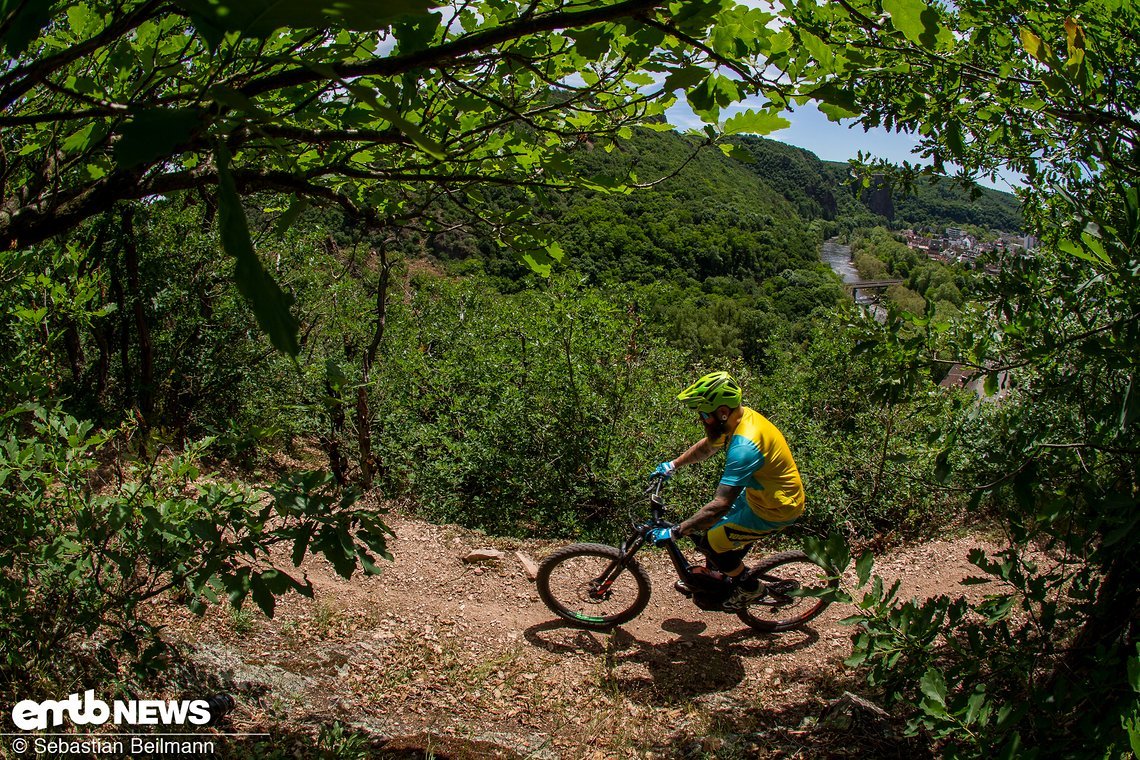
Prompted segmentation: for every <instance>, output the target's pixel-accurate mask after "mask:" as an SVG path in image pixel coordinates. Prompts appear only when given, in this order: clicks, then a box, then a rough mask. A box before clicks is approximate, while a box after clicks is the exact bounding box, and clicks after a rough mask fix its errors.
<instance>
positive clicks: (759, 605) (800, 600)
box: [736, 552, 839, 633]
mask: <svg viewBox="0 0 1140 760" xmlns="http://www.w3.org/2000/svg"><path fill="white" fill-rule="evenodd" d="M749 575H751V576H752V577H754V578H758V579H759V580H760V582H761V583H763V584H764V587H765V588H766V589H767V593H766V594H765V595H764V596H762V597H760V598H759V599H757V600H756V601H754V602H752V603H751V604H749V605H748V607H746V608H745V609H743V610H739V611H738V612H737V613H736V614H737V615H738V616H739V617H740V619H741V620H743V621H744V622H745V623H747V624H748V625H750V626H752V627H753V628H755V629H756V630H758V631H764V632H766V633H772V632H778V631H787V630H791V629H792V628H798V627H800V626H801V625H803V624H804V623H806V622H808V621H809V620H811V619H812V618H814V617H816V616H817V615H819V614H820V613H821V612H823V611H824V610H825V609H827V606H828V605H829V604H831V600H830V599H826V598H823V599H821V598H819V597H818V596H815V594H819V593H822V592H825V591H827V590H828V589H834V588H837V587H838V586H839V578H836V577H833V576H831V575H829V574H828V572H827V570H825V569H824V568H822V567H820V566H819V565H817V564H816V563H815V562H812V561H811V559H809V558H808V556H807V555H806V554H804V553H803V552H781V553H780V554H773V555H772V556H771V557H766V558H765V559H764V560H763V561H762V562H761V563H760V564H758V565H757V566H756V567H754V568H752V570H750V571H749Z"/></svg>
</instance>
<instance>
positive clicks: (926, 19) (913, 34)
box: [883, 0, 941, 50]
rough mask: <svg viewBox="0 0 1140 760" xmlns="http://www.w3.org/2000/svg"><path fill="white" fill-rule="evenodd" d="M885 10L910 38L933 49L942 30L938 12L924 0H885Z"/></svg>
mask: <svg viewBox="0 0 1140 760" xmlns="http://www.w3.org/2000/svg"><path fill="white" fill-rule="evenodd" d="M883 10H884V11H886V12H887V13H889V14H890V15H891V24H892V25H893V26H894V28H895V29H898V30H899V31H900V32H902V33H903V36H905V37H906V38H907V39H908V40H910V41H911V42H916V43H918V44H919V45H922V46H923V47H925V48H927V49H930V50H933V49H934V48H935V45H936V41H937V40H938V33H939V32H940V31H941V24H939V22H938V14H937V13H935V12H934V11H933V10H931V8H930V6H928V5H927V4H926V3H925V2H923V0H883Z"/></svg>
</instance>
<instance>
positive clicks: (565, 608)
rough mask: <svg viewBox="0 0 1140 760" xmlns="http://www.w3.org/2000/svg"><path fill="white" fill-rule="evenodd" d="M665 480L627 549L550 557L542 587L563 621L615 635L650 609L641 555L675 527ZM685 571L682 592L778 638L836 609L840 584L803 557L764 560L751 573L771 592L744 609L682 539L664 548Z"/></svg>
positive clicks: (581, 548)
mask: <svg viewBox="0 0 1140 760" xmlns="http://www.w3.org/2000/svg"><path fill="white" fill-rule="evenodd" d="M664 483H665V481H664V479H663V478H654V479H653V481H652V482H651V484H650V487H649V489H648V490H647V492H646V493H647V494H648V495H649V505H650V516H649V519H648V520H646V521H645V522H640V523H639V522H637V521H634V524H633V526H632V530H631V532H630V534H629V537H628V538H627V539H626V540H625V542H624V543H622V545H621V547H620V548H619V547H615V546H606V545H604V544H571V545H570V546H565V547H563V548H561V549H558V550H557V551H555V552H554V553H553V554H551V555H550V556H549V557H547V558H546V559H544V560H543V561H542V563H541V564H540V565H539V568H538V576H537V577H536V578H535V583H536V584H537V586H538V595H539V597H540V598H541V599H542V601H543V602H544V603H545V604H546V606H547V607H549V608H550V610H551V611H552V612H554V613H555V614H556V615H558V616H559V617H561V618H563V619H565V620H567V621H569V622H570V623H573V624H574V625H576V626H579V627H581V628H588V629H593V630H608V629H610V628H613V627H614V626H617V625H621V624H622V623H628V622H629V621H630V620H633V619H634V618H635V617H637V616H638V615H640V614H641V613H642V611H644V610H645V607H646V605H648V604H649V596H650V593H651V585H650V582H649V575H648V574H647V573H646V572H645V570H644V568H642V567H641V565H640V564H638V562H637V559H636V555H637V553H638V552H639V551H640V550H641V549H643V548H644V547H645V546H646V545H647V544H648V543H649V541H648V540H647V536H648V534H649V532H650V531H651V530H653V529H655V528H668V527H673V523H671V522H668V521H667V520H666V519H665V502H664V499H662V497H661V490H662V488H663V486H664ZM660 545H661V546H663V547H664V548H665V550H666V552H668V554H669V559H670V560H672V562H673V568H674V569H675V570H676V571H677V576H678V582H677V583H676V584H675V586H674V587H675V588H676V589H677V590H678V591H680V592H681V593H682V594H684V595H685V596H688V597H689V598H691V599H692V600H693V602H694V603H695V604H696V605H697V606H698V607H700V608H701V609H703V610H708V611H720V612H735V613H736V615H737V616H739V617H740V619H741V620H742V621H744V622H745V623H746V624H748V625H749V626H751V627H752V628H754V629H756V630H758V631H764V632H777V631H787V630H791V629H793V628H798V627H800V626H802V625H803V624H804V623H806V622H808V621H809V620H811V619H812V618H814V617H816V616H817V615H819V614H820V613H821V612H823V611H824V610H825V609H826V608H827V606H828V605H829V604H830V603H831V601H830V598H829V595H828V594H826V593H825V592H827V591H828V590H829V589H835V588H836V587H838V585H839V578H838V577H837V576H834V575H831V574H829V573H828V571H827V570H826V569H825V568H824V567H822V566H821V565H819V564H817V563H816V562H814V561H813V560H812V559H811V558H810V557H808V555H807V554H805V553H803V552H801V551H789V552H780V553H779V554H772V555H770V556H767V557H762V558H761V560H760V562H759V563H758V564H756V565H754V566H753V567H752V568H751V569H749V570H747V571H746V572H747V573H748V574H749V575H750V576H752V577H755V578H757V579H758V580H759V581H760V582H761V583H762V584H763V585H764V589H765V593H764V595H763V596H761V597H760V598H758V599H755V600H753V601H752V602H751V603H749V604H748V606H747V607H745V608H743V609H739V610H735V609H734V610H726V609H725V608H724V607H723V606H722V605H723V603H724V602H725V601H726V600H727V599H728V597H729V596H731V595H732V589H733V587H732V585H731V584H730V582H729V580H728V579H727V577H725V576H724V575H722V574H721V573H719V572H717V571H715V570H710V569H708V568H706V567H704V566H701V565H694V564H692V563H690V562H689V560H688V559H687V558H686V557H685V555H684V553H683V552H682V551H681V548H680V547H679V546H678V545H677V541H676V539H675V538H670V539H669V540H668V541H666V542H664V543H663V544H660Z"/></svg>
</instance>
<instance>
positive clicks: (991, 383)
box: [983, 372, 998, 396]
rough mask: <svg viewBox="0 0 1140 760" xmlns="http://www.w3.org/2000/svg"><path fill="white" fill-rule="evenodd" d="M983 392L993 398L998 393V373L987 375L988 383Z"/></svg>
mask: <svg viewBox="0 0 1140 760" xmlns="http://www.w3.org/2000/svg"><path fill="white" fill-rule="evenodd" d="M983 390H984V391H985V393H986V395H987V396H993V395H995V394H997V392H998V377H997V373H996V372H989V373H987V374H986V381H985V383H984V385H983Z"/></svg>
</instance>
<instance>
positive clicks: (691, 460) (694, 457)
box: [673, 438, 716, 467]
mask: <svg viewBox="0 0 1140 760" xmlns="http://www.w3.org/2000/svg"><path fill="white" fill-rule="evenodd" d="M715 453H716V446H713V445H712V443H710V442H709V439H708V438H702V439H701V440H699V441H697V442H696V443H694V444H693V445H692V446H690V447H689V448H688V450H687V451H686V452H685V453H684V454H682V455H681V456H679V457H677V458H676V459H674V460H673V466H674V467H684V466H685V465H687V464H696V463H697V462H703V461H705V460H706V459H708V458H709V457H711V456H712V455H713V454H715Z"/></svg>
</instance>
